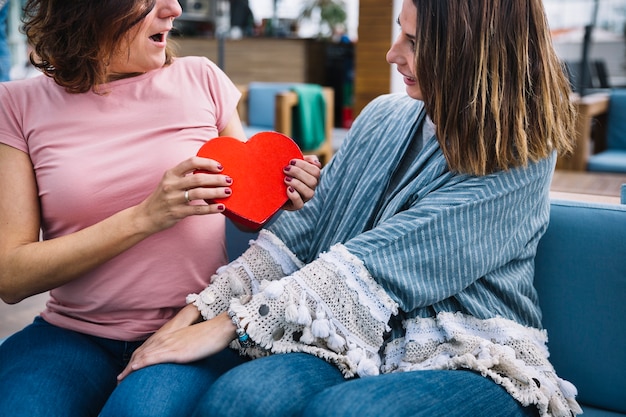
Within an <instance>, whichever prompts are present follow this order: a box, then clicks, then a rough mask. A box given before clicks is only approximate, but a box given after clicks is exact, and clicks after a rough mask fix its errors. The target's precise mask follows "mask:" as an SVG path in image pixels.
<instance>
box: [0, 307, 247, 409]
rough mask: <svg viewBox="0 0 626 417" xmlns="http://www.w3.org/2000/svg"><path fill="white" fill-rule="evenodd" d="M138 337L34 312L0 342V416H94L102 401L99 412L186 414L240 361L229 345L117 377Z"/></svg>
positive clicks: (241, 360)
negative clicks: (64, 323)
mask: <svg viewBox="0 0 626 417" xmlns="http://www.w3.org/2000/svg"><path fill="white" fill-rule="evenodd" d="M140 344H141V342H124V341H117V340H111V339H104V338H99V337H94V336H89V335H85V334H81V333H77V332H73V331H70V330H66V329H62V328H59V327H56V326H53V325H51V324H49V323H47V322H45V321H44V320H43V319H41V318H36V319H35V321H34V322H33V324H31V325H30V326H27V327H26V328H25V329H24V330H22V331H21V332H18V333H16V334H14V335H13V336H11V337H10V338H8V339H7V340H6V341H5V342H4V343H3V344H2V345H0V399H1V400H0V416H15V417H21V416H29V417H40V416H41V417H43V416H47V417H54V416H71V417H82V416H97V415H98V413H100V411H101V409H102V407H103V406H104V409H103V410H102V415H111V416H116V417H123V416H134V417H140V416H142V415H155V416H156V415H158V416H176V417H178V416H183V415H190V414H191V412H192V409H193V407H194V405H195V404H196V402H197V401H198V400H199V398H200V396H201V395H202V394H204V393H205V392H206V390H207V389H208V385H209V384H210V383H211V381H212V380H215V379H216V378H217V377H218V376H220V375H221V374H223V373H224V372H225V371H226V370H228V369H230V368H231V367H233V366H236V365H238V364H241V363H243V362H244V361H245V360H244V359H243V358H241V357H240V356H239V355H238V353H237V352H235V351H233V350H230V349H228V350H225V351H223V352H221V353H220V354H218V355H215V356H213V357H211V358H208V359H206V360H203V361H199V362H195V363H193V364H186V365H180V364H163V365H155V366H151V367H147V368H145V369H142V370H140V371H137V372H134V373H133V374H131V375H130V376H128V377H127V378H126V379H124V381H123V382H122V383H121V384H119V385H117V380H116V377H117V375H118V374H119V373H120V372H121V371H122V369H123V368H124V367H125V366H126V364H127V362H128V360H129V359H130V356H131V355H132V353H133V351H134V350H135V349H136V348H137V347H138V346H139V345H140ZM107 401H108V402H107ZM105 404H106V406H105Z"/></svg>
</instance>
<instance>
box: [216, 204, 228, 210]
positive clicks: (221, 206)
mask: <svg viewBox="0 0 626 417" xmlns="http://www.w3.org/2000/svg"><path fill="white" fill-rule="evenodd" d="M225 208H226V207H224V205H223V204H219V205H218V206H217V211H224V209H225Z"/></svg>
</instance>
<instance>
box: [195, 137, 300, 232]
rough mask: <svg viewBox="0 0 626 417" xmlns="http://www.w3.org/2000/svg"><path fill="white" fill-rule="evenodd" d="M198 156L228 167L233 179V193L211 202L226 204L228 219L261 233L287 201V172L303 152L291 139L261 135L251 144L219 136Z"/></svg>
mask: <svg viewBox="0 0 626 417" xmlns="http://www.w3.org/2000/svg"><path fill="white" fill-rule="evenodd" d="M198 156H201V157H203V158H211V159H214V160H216V161H217V162H219V163H220V164H221V165H222V166H223V167H224V170H223V171H222V174H224V175H228V176H229V177H231V178H232V179H233V183H232V185H231V187H230V188H231V189H232V191H233V192H232V194H231V195H230V196H229V197H227V198H223V199H215V200H212V201H210V203H223V204H224V206H225V207H226V209H225V211H224V215H225V216H226V217H228V218H229V219H231V220H232V221H234V222H236V223H239V224H241V225H243V226H245V227H247V228H249V229H253V230H258V229H260V228H261V227H263V225H264V224H265V223H266V222H267V221H268V220H269V219H271V218H272V216H273V215H274V214H275V213H276V212H277V211H278V210H279V209H280V208H281V207H282V206H283V205H284V204H285V203H286V202H287V200H288V197H287V185H286V184H285V181H284V179H285V174H284V172H283V169H284V168H285V167H286V166H287V165H289V162H290V161H291V160H292V159H302V152H301V151H300V148H299V147H298V145H297V144H296V143H295V142H294V141H293V140H292V139H291V138H289V137H288V136H285V135H283V134H281V133H278V132H261V133H257V134H256V135H254V136H252V137H251V138H250V139H248V141H247V142H242V141H240V140H238V139H235V138H231V137H227V136H219V137H216V138H214V139H211V140H209V141H208V142H206V143H205V144H204V145H203V146H202V147H201V148H200V150H199V151H198Z"/></svg>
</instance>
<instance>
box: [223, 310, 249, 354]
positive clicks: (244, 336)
mask: <svg viewBox="0 0 626 417" xmlns="http://www.w3.org/2000/svg"><path fill="white" fill-rule="evenodd" d="M228 317H230V319H231V320H232V322H233V324H234V325H235V326H236V327H237V330H235V333H237V340H239V344H240V345H241V347H242V348H249V347H251V346H252V345H254V342H253V341H252V340H251V339H250V335H249V334H248V333H246V330H245V329H244V328H243V327H241V322H240V321H239V317H237V314H235V312H234V311H229V312H228Z"/></svg>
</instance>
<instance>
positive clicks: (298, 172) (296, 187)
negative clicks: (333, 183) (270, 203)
mask: <svg viewBox="0 0 626 417" xmlns="http://www.w3.org/2000/svg"><path fill="white" fill-rule="evenodd" d="M321 168H322V164H321V163H320V161H319V159H318V158H317V156H315V155H306V156H305V157H304V159H293V160H291V162H290V164H289V165H288V166H286V167H285V168H284V170H283V172H284V173H285V175H286V177H285V184H287V196H288V197H289V201H287V202H286V203H285V205H284V206H283V209H284V210H290V211H294V210H300V209H301V208H302V207H303V206H304V203H306V202H307V201H309V200H310V199H312V198H313V195H314V194H315V188H316V187H317V184H318V182H319V179H320V171H321Z"/></svg>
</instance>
